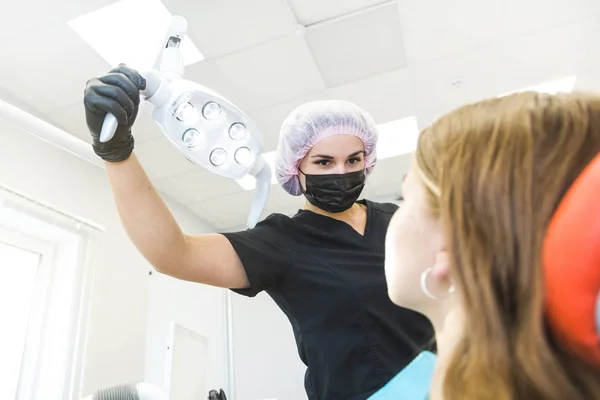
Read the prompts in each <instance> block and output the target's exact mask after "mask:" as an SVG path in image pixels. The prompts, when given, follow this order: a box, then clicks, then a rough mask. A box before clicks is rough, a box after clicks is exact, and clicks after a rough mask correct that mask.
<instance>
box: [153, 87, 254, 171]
mask: <svg viewBox="0 0 600 400" xmlns="http://www.w3.org/2000/svg"><path fill="white" fill-rule="evenodd" d="M160 86H161V89H163V87H165V88H164V91H163V92H162V93H161V90H159V91H158V92H157V93H156V94H154V95H153V96H151V97H149V98H148V99H147V100H148V101H149V102H151V103H153V105H154V111H153V113H152V116H153V118H154V120H155V121H156V123H157V124H158V125H159V126H160V128H161V130H162V131H163V133H164V134H165V136H167V138H168V139H169V140H170V141H171V143H173V145H175V147H176V148H177V149H178V150H179V151H181V152H182V153H183V154H184V156H185V157H186V158H187V159H188V160H190V161H191V162H193V163H194V164H198V165H200V166H202V167H204V168H206V169H207V170H209V171H211V172H213V173H215V174H217V175H220V176H223V177H226V178H232V179H240V178H242V177H244V176H245V175H246V174H248V173H249V172H250V170H251V169H252V167H253V166H254V165H255V164H256V162H257V160H258V159H259V157H260V155H261V152H262V136H261V134H260V131H259V130H258V128H257V126H256V125H255V124H254V122H252V120H251V119H250V118H248V116H246V114H244V113H243V112H242V111H241V110H240V109H239V108H237V107H236V106H235V105H233V104H232V103H231V102H229V101H228V100H227V99H225V98H224V97H222V96H220V95H219V94H217V93H216V92H214V91H212V90H210V89H209V88H207V87H204V86H202V85H200V84H197V83H195V82H192V81H188V80H185V79H175V80H169V79H167V78H165V77H164V76H163V77H162V82H161V85H160ZM157 96H158V97H157Z"/></svg>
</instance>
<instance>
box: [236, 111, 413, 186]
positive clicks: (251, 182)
mask: <svg viewBox="0 0 600 400" xmlns="http://www.w3.org/2000/svg"><path fill="white" fill-rule="evenodd" d="M378 128H379V141H378V142H377V159H378V160H384V159H386V158H391V157H396V156H399V155H402V154H407V153H411V152H413V151H415V149H416V148H417V138H418V137H419V127H418V125H417V119H416V118H415V117H408V118H403V119H398V120H395V121H391V122H387V123H385V124H381V125H379V126H378ZM262 156H263V158H264V159H265V162H266V163H267V164H269V166H270V167H271V172H272V173H273V176H272V178H271V184H272V185H274V184H276V183H277V178H276V177H275V152H274V151H270V152H268V153H263V155H262ZM237 183H238V184H239V185H240V186H241V187H242V188H244V190H254V188H255V187H256V179H255V178H254V177H253V176H245V177H243V178H242V179H238V180H237Z"/></svg>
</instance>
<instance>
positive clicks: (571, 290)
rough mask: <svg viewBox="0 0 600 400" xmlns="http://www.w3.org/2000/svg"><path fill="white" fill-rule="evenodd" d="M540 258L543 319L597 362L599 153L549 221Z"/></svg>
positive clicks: (599, 340) (599, 329) (599, 357)
mask: <svg viewBox="0 0 600 400" xmlns="http://www.w3.org/2000/svg"><path fill="white" fill-rule="evenodd" d="M543 263H544V281H545V282H544V283H545V288H546V316H547V319H548V323H549V324H550V326H551V328H552V329H553V330H554V331H555V332H556V333H557V335H558V337H559V339H560V340H561V341H562V342H563V343H565V344H567V345H568V346H569V347H570V348H571V349H572V350H573V351H576V352H577V353H579V354H581V356H582V357H585V358H589V359H590V361H592V362H596V363H600V154H598V155H597V156H596V157H595V158H594V159H593V160H592V162H590V163H589V164H588V166H587V167H586V168H585V169H584V170H583V172H582V173H581V174H580V175H579V177H578V178H577V180H576V181H575V182H574V183H573V185H571V187H570V188H569V190H568V191H567V193H566V194H565V196H564V197H563V199H562V201H561V203H560V205H559V206H558V209H557V210H556V212H555V214H554V216H553V218H552V220H551V221H550V224H549V226H548V230H547V233H546V239H545V241H544V247H543Z"/></svg>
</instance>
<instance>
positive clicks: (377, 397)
mask: <svg viewBox="0 0 600 400" xmlns="http://www.w3.org/2000/svg"><path fill="white" fill-rule="evenodd" d="M436 359H437V357H436V356H435V354H433V353H431V352H429V351H423V352H422V353H421V354H419V355H418V356H417V357H416V358H415V359H414V360H412V361H411V362H410V364H408V365H407V366H406V367H405V368H404V369H403V370H402V371H400V372H399V373H398V374H397V375H396V376H394V377H393V378H392V379H391V380H390V381H389V382H388V383H386V384H385V386H384V387H382V388H381V389H379V390H378V391H377V392H375V393H374V394H373V395H372V396H371V397H369V399H368V400H392V399H393V400H398V399H402V400H427V398H428V395H429V387H430V386H431V378H432V377H433V370H434V368H435V362H436Z"/></svg>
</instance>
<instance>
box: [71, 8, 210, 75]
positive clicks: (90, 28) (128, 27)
mask: <svg viewBox="0 0 600 400" xmlns="http://www.w3.org/2000/svg"><path fill="white" fill-rule="evenodd" d="M171 17H172V15H171V13H170V12H169V10H167V7H165V5H164V4H163V3H162V2H161V1H160V0H120V1H117V2H116V3H113V4H111V5H108V6H106V7H103V8H99V9H97V10H96V11H92V12H90V13H88V14H85V15H82V16H79V17H77V18H75V19H73V20H71V21H69V22H68V25H69V26H70V27H71V29H73V30H74V31H75V32H76V33H77V34H78V35H79V36H81V38H82V39H83V40H84V41H85V42H86V43H87V44H89V45H90V46H91V47H92V48H93V49H94V50H95V51H96V52H97V53H98V54H99V55H100V56H101V57H102V58H104V59H105V60H106V61H107V62H108V63H109V64H110V65H111V66H113V67H116V66H117V65H118V64H120V63H125V64H127V65H128V66H131V67H132V68H135V69H148V68H151V67H152V66H153V65H154V62H155V60H156V58H157V56H158V52H159V51H160V48H159V43H161V42H162V40H163V39H164V35H165V33H166V32H167V29H168V27H169V23H170V21H171ZM181 52H182V54H183V62H184V65H189V64H193V63H196V62H198V61H202V60H203V59H204V56H203V55H202V53H201V52H200V50H198V48H197V47H196V45H194V43H193V42H192V40H191V39H190V38H189V37H188V36H186V37H185V38H184V40H183V42H182V43H181Z"/></svg>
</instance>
